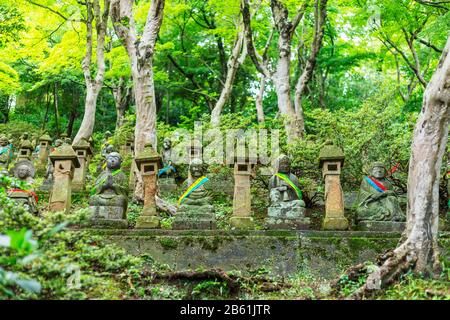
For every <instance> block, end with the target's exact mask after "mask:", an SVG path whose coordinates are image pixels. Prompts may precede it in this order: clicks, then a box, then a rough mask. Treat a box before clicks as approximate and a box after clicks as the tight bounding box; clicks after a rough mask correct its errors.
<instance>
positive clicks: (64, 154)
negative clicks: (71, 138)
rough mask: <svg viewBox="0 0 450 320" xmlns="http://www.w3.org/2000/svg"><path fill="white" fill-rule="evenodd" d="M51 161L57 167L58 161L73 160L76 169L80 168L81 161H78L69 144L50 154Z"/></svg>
mask: <svg viewBox="0 0 450 320" xmlns="http://www.w3.org/2000/svg"><path fill="white" fill-rule="evenodd" d="M50 160H51V161H52V164H53V165H55V161H56V160H72V163H73V165H74V166H75V168H79V167H80V161H79V160H78V157H77V154H76V153H75V151H74V150H73V149H72V146H70V145H68V144H63V145H62V146H59V147H58V148H56V149H55V150H54V151H53V152H52V153H50Z"/></svg>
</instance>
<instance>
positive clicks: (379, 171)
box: [370, 162, 386, 179]
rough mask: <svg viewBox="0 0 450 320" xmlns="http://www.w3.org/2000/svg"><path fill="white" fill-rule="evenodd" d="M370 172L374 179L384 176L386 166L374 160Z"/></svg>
mask: <svg viewBox="0 0 450 320" xmlns="http://www.w3.org/2000/svg"><path fill="white" fill-rule="evenodd" d="M370 174H371V175H372V177H374V178H376V179H382V178H384V177H385V176H386V168H385V167H384V164H383V163H381V162H374V163H373V164H372V168H371V170H370Z"/></svg>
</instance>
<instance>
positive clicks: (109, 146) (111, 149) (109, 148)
mask: <svg viewBox="0 0 450 320" xmlns="http://www.w3.org/2000/svg"><path fill="white" fill-rule="evenodd" d="M105 151H106V153H111V152H114V146H112V145H108V146H107V147H106V150H105Z"/></svg>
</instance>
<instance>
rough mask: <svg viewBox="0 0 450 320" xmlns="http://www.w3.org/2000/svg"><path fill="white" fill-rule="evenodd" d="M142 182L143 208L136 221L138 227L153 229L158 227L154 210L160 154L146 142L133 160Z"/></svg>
mask: <svg viewBox="0 0 450 320" xmlns="http://www.w3.org/2000/svg"><path fill="white" fill-rule="evenodd" d="M134 161H135V162H136V166H137V168H138V170H139V173H140V174H141V177H142V181H143V184H144V208H143V210H142V213H141V215H140V217H139V218H138V219H137V221H136V228H138V229H155V228H158V227H159V221H160V217H159V215H158V213H157V211H156V200H155V196H156V179H157V174H158V170H159V169H161V168H162V166H163V164H162V159H161V156H160V155H159V154H158V153H157V152H156V151H155V150H154V149H153V147H152V145H151V144H146V145H145V148H144V150H142V151H141V152H139V153H138V154H137V155H136V157H135V160H134Z"/></svg>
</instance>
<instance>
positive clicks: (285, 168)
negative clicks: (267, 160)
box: [278, 156, 291, 173]
mask: <svg viewBox="0 0 450 320" xmlns="http://www.w3.org/2000/svg"><path fill="white" fill-rule="evenodd" d="M278 172H281V173H289V172H291V161H290V159H289V158H288V157H287V156H280V158H278Z"/></svg>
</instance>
